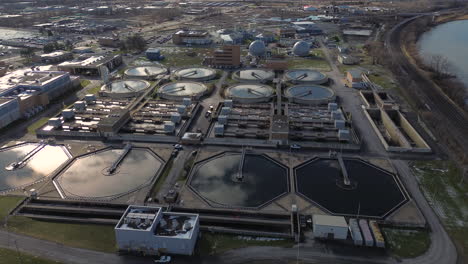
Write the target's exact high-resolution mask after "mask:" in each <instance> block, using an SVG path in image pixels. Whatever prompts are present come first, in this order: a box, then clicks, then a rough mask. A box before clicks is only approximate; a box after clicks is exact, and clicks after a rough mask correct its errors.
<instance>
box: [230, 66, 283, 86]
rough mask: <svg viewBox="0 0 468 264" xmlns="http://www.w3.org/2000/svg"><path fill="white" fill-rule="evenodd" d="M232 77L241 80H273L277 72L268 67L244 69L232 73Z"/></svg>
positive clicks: (262, 81) (263, 81)
mask: <svg viewBox="0 0 468 264" xmlns="http://www.w3.org/2000/svg"><path fill="white" fill-rule="evenodd" d="M232 78H233V79H234V80H237V81H241V82H261V83H265V82H268V81H272V80H273V78H275V73H274V72H273V71H272V70H267V69H244V70H240V71H236V72H234V73H233V74H232Z"/></svg>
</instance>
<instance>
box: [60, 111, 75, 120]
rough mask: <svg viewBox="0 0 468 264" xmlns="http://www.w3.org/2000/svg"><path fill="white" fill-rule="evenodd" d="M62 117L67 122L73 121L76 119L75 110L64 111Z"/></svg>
mask: <svg viewBox="0 0 468 264" xmlns="http://www.w3.org/2000/svg"><path fill="white" fill-rule="evenodd" d="M62 116H63V119H65V120H71V119H73V118H75V111H73V109H65V110H63V111H62Z"/></svg>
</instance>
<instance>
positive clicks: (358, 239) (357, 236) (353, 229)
mask: <svg viewBox="0 0 468 264" xmlns="http://www.w3.org/2000/svg"><path fill="white" fill-rule="evenodd" d="M349 232H350V234H351V238H352V239H353V242H354V245H355V246H362V243H363V240H362V235H361V230H359V225H358V222H357V220H356V219H354V218H351V219H349Z"/></svg>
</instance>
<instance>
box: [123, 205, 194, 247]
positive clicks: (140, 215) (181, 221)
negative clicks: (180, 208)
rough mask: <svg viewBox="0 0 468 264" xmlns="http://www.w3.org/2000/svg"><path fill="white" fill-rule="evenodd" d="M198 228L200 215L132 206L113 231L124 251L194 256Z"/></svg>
mask: <svg viewBox="0 0 468 264" xmlns="http://www.w3.org/2000/svg"><path fill="white" fill-rule="evenodd" d="M199 229H200V224H199V217H198V215H197V214H186V213H173V212H163V211H162V209H161V208H160V207H149V206H136V205H130V206H129V207H128V208H127V210H126V211H125V213H124V214H123V216H122V218H121V219H120V221H119V222H118V224H117V225H116V226H115V229H114V230H115V238H116V242H117V246H118V248H119V251H122V252H136V253H143V254H146V255H158V254H178V255H192V254H193V250H194V248H195V244H196V242H197V238H198V233H199Z"/></svg>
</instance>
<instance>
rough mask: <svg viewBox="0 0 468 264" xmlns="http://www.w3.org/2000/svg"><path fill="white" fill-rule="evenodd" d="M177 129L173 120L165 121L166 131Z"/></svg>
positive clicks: (170, 131)
mask: <svg viewBox="0 0 468 264" xmlns="http://www.w3.org/2000/svg"><path fill="white" fill-rule="evenodd" d="M174 131H175V124H174V122H171V121H164V132H166V133H173V132H174Z"/></svg>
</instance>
